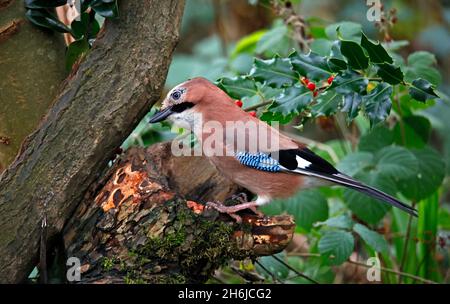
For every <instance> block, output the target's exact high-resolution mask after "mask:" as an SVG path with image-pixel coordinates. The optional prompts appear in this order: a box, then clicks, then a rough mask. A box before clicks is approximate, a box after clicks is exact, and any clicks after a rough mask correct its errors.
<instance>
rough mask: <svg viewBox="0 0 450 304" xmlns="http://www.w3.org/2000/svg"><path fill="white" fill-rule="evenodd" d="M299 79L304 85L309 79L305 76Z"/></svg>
mask: <svg viewBox="0 0 450 304" xmlns="http://www.w3.org/2000/svg"><path fill="white" fill-rule="evenodd" d="M301 81H302V82H303V83H304V84H305V85H307V84H308V83H309V79H308V78H306V77H302V79H301Z"/></svg>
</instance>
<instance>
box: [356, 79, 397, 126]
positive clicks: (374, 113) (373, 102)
mask: <svg viewBox="0 0 450 304" xmlns="http://www.w3.org/2000/svg"><path fill="white" fill-rule="evenodd" d="M391 94H392V86H391V85H389V84H387V83H384V82H381V83H379V84H378V85H377V86H376V87H375V89H373V90H372V91H370V93H369V94H367V95H365V96H363V104H364V111H365V113H366V115H367V116H368V117H369V120H370V125H371V126H374V125H376V124H377V123H379V122H381V121H384V120H385V119H386V118H387V117H388V115H389V112H390V111H391V107H392V102H391Z"/></svg>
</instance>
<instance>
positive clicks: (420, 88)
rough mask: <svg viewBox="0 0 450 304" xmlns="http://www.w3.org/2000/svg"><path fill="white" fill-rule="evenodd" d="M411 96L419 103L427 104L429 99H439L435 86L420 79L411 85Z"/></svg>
mask: <svg viewBox="0 0 450 304" xmlns="http://www.w3.org/2000/svg"><path fill="white" fill-rule="evenodd" d="M409 95H410V96H411V97H412V98H414V99H415V100H417V101H421V102H425V101H427V100H428V99H434V98H436V97H439V96H438V95H437V94H436V93H435V92H434V89H433V85H432V84H431V83H430V82H429V81H428V80H425V79H422V78H419V79H416V80H414V81H413V82H412V83H411V86H410V88H409Z"/></svg>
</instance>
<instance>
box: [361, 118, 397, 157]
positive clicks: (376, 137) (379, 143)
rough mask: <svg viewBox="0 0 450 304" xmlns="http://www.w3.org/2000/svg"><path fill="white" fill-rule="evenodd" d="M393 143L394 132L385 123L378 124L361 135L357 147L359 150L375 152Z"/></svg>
mask: <svg viewBox="0 0 450 304" xmlns="http://www.w3.org/2000/svg"><path fill="white" fill-rule="evenodd" d="M392 143H394V133H393V132H392V131H391V130H389V128H387V127H386V126H385V125H383V124H379V125H377V126H375V127H374V128H372V129H371V130H370V131H369V132H367V133H366V134H364V135H363V136H361V138H360V139H359V145H358V148H359V150H360V151H369V152H375V151H378V150H380V149H382V148H384V147H386V146H389V145H391V144H392Z"/></svg>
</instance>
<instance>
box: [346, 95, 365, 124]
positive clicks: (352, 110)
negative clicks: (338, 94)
mask: <svg viewBox="0 0 450 304" xmlns="http://www.w3.org/2000/svg"><path fill="white" fill-rule="evenodd" d="M361 103H362V96H361V95H360V94H358V93H353V94H347V95H345V96H344V105H343V106H342V110H341V111H342V112H346V113H347V121H348V122H351V121H352V120H353V119H355V118H356V116H358V113H359V110H360V109H361Z"/></svg>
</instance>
